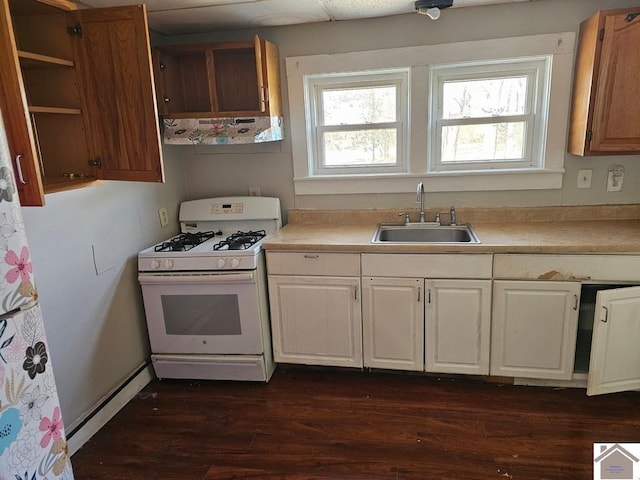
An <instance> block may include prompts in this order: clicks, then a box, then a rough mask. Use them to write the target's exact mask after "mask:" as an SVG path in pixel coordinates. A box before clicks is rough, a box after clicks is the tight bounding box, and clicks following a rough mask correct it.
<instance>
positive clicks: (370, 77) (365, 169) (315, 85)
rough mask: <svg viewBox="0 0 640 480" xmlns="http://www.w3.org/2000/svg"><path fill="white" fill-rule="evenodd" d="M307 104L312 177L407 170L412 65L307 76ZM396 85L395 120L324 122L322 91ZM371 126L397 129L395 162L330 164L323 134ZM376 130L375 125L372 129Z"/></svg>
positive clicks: (357, 129) (364, 128)
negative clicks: (327, 159)
mask: <svg viewBox="0 0 640 480" xmlns="http://www.w3.org/2000/svg"><path fill="white" fill-rule="evenodd" d="M304 82H305V104H306V106H307V110H308V111H309V114H308V115H307V125H306V127H307V141H308V147H307V148H308V151H309V152H310V155H309V171H310V172H311V174H312V176H316V177H320V176H333V175H361V174H385V173H406V172H408V156H407V130H408V128H407V125H408V111H409V105H408V98H409V68H396V69H383V70H364V71H358V72H349V73H331V74H315V75H306V76H305V80H304ZM378 86H380V87H387V86H394V87H395V88H396V112H395V115H396V120H395V122H380V123H374V124H366V123H362V124H344V125H325V124H324V123H323V122H322V113H323V108H322V106H323V100H322V94H323V92H324V91H327V90H340V89H341V88H340V87H342V89H350V88H358V87H363V88H367V87H378ZM368 125H375V127H376V128H375V129H383V128H387V129H388V128H394V129H395V130H396V149H395V150H396V162H395V163H394V164H387V165H373V164H364V165H351V166H336V167H332V166H327V165H326V164H325V162H324V160H325V155H324V146H325V143H324V142H323V134H324V133H325V132H335V131H363V130H367V128H366V127H367V126H368ZM369 129H374V128H369Z"/></svg>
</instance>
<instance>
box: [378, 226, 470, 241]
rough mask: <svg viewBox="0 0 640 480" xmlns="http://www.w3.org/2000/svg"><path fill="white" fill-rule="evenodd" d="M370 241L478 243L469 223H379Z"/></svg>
mask: <svg viewBox="0 0 640 480" xmlns="http://www.w3.org/2000/svg"><path fill="white" fill-rule="evenodd" d="M371 242H372V243H480V240H479V239H478V236H477V235H476V233H475V232H474V231H473V229H472V228H471V225H439V224H435V223H410V224H407V225H385V224H379V225H378V227H377V228H376V231H375V233H374V235H373V239H372V240H371Z"/></svg>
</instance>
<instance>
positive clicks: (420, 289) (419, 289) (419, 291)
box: [418, 287, 422, 303]
mask: <svg viewBox="0 0 640 480" xmlns="http://www.w3.org/2000/svg"><path fill="white" fill-rule="evenodd" d="M421 292H422V288H420V287H418V303H420V293H421Z"/></svg>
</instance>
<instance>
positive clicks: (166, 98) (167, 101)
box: [162, 95, 171, 103]
mask: <svg viewBox="0 0 640 480" xmlns="http://www.w3.org/2000/svg"><path fill="white" fill-rule="evenodd" d="M162 99H163V100H164V103H169V102H170V101H171V98H170V97H167V96H166V95H165V96H164V97H162Z"/></svg>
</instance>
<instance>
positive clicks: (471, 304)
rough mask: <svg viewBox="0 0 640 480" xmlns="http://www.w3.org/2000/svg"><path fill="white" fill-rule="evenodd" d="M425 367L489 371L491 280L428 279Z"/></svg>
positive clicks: (441, 370)
mask: <svg viewBox="0 0 640 480" xmlns="http://www.w3.org/2000/svg"><path fill="white" fill-rule="evenodd" d="M425 290H426V292H427V308H426V318H425V342H424V343H425V353H426V355H425V367H426V368H425V370H426V371H427V372H436V373H466V374H472V375H488V374H489V348H490V335H491V280H426V282H425Z"/></svg>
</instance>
